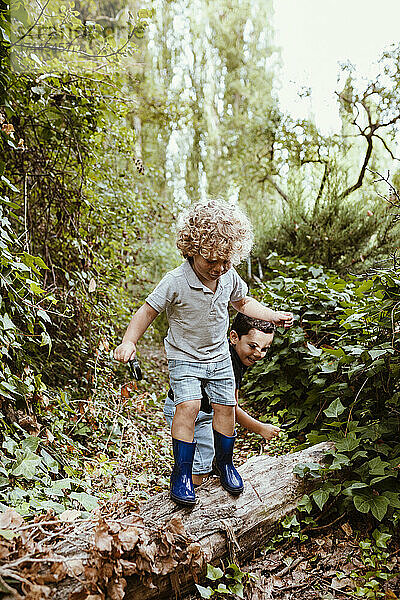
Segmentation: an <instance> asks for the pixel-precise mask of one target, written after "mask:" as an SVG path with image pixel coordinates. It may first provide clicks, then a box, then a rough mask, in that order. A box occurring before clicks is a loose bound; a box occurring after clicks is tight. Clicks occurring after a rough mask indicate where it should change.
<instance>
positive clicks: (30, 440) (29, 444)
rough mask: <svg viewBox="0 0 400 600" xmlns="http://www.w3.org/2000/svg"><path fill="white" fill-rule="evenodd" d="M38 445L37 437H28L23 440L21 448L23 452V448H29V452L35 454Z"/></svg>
mask: <svg viewBox="0 0 400 600" xmlns="http://www.w3.org/2000/svg"><path fill="white" fill-rule="evenodd" d="M39 443H40V439H39V438H38V437H35V436H34V435H28V437H26V438H25V439H24V440H23V442H22V444H21V446H22V448H23V449H24V450H25V448H29V450H32V452H35V451H36V450H37V448H38V446H39Z"/></svg>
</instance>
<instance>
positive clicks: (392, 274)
mask: <svg viewBox="0 0 400 600" xmlns="http://www.w3.org/2000/svg"><path fill="white" fill-rule="evenodd" d="M271 261H275V263H276V266H277V268H275V269H274V268H271V270H270V273H269V276H270V277H271V279H270V280H269V281H268V283H261V284H260V286H259V287H258V288H257V291H256V295H257V296H258V297H259V299H261V300H262V301H264V302H265V303H266V304H268V305H269V306H274V305H276V306H279V307H285V308H287V309H290V310H292V311H293V312H294V313H295V314H296V315H297V325H296V326H294V327H293V328H292V330H290V331H287V332H282V334H281V335H277V336H276V339H275V341H274V346H273V352H272V355H271V357H270V360H268V361H267V362H264V363H259V364H258V365H256V366H255V367H254V368H253V369H252V370H251V371H250V372H249V375H248V379H247V383H246V385H245V388H244V390H245V393H246V396H247V397H248V398H249V399H250V401H251V403H252V404H256V405H257V407H258V410H259V411H262V410H264V411H265V412H267V411H268V412H269V411H271V409H272V407H274V410H277V414H278V415H279V416H280V417H281V418H283V419H285V420H286V421H288V422H290V421H292V420H295V422H294V423H293V424H292V425H291V427H290V432H291V433H292V435H296V436H297V437H298V439H299V440H300V442H302V443H306V444H315V443H318V442H321V441H325V440H331V441H333V442H334V444H335V449H334V450H332V451H331V452H330V455H331V461H330V464H329V466H327V467H325V468H323V469H320V468H317V467H316V466H315V465H312V464H309V465H308V464H307V465H302V466H301V467H299V468H298V469H297V473H298V474H299V475H301V476H304V475H306V474H308V476H310V475H311V476H315V477H322V482H321V486H320V488H319V489H318V490H316V491H315V492H313V493H312V494H311V497H310V499H309V502H310V504H309V507H310V508H311V506H312V504H313V503H314V504H316V505H317V506H318V507H319V508H320V509H322V508H323V506H324V505H325V504H326V502H327V501H328V499H329V498H331V499H334V498H335V497H337V496H340V498H341V500H342V501H344V502H345V504H346V505H352V506H354V507H355V508H356V509H357V510H358V511H360V512H362V513H368V512H369V511H371V513H372V514H373V516H374V517H375V518H377V519H378V520H381V519H382V518H383V517H385V515H388V516H390V517H393V518H394V519H395V520H396V519H398V518H399V517H398V512H397V511H398V509H400V494H399V492H400V485H399V477H398V473H399V468H400V467H399V465H400V443H399V419H398V416H399V407H400V383H399V382H400V379H399V375H400V360H399V345H398V342H399V337H400V331H399V325H398V323H399V320H400V273H399V271H398V269H396V268H393V269H390V270H385V271H382V272H378V273H375V274H373V275H371V277H370V278H368V279H364V280H361V279H358V278H357V277H355V276H349V277H347V278H346V279H344V278H341V277H339V276H338V275H337V274H335V273H334V272H332V271H328V270H325V269H323V268H322V267H315V266H310V265H306V264H302V263H296V262H293V261H292V262H291V261H284V260H283V259H279V258H278V257H276V256H275V257H271Z"/></svg>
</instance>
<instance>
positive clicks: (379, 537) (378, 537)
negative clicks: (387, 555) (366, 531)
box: [372, 529, 392, 548]
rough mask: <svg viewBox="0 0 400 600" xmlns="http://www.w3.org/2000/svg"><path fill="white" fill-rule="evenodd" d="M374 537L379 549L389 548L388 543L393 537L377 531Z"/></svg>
mask: <svg viewBox="0 0 400 600" xmlns="http://www.w3.org/2000/svg"><path fill="white" fill-rule="evenodd" d="M372 537H373V538H374V540H375V544H376V545H377V546H378V548H387V543H388V541H389V540H390V539H391V537H392V536H391V534H390V533H382V531H379V530H378V529H375V531H374V532H373V534H372Z"/></svg>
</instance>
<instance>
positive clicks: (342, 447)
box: [335, 431, 360, 452]
mask: <svg viewBox="0 0 400 600" xmlns="http://www.w3.org/2000/svg"><path fill="white" fill-rule="evenodd" d="M359 445H360V440H358V439H357V438H356V435H355V433H353V432H352V431H351V432H350V433H348V434H347V436H346V437H345V438H343V439H342V440H338V441H337V442H335V446H336V449H337V450H338V451H339V452H351V451H352V450H355V449H356V448H357V446H359Z"/></svg>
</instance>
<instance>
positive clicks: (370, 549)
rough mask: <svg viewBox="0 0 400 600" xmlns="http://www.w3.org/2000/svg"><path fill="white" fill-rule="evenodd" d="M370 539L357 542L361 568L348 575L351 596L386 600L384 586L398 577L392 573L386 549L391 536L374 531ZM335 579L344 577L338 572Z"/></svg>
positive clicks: (378, 530)
mask: <svg viewBox="0 0 400 600" xmlns="http://www.w3.org/2000/svg"><path fill="white" fill-rule="evenodd" d="M371 537H372V539H370V538H364V539H361V540H360V541H359V542H358V545H359V547H360V549H361V562H362V567H361V569H360V570H357V571H352V572H351V573H350V574H349V575H348V576H349V577H350V579H351V580H353V581H354V591H353V592H352V594H351V595H352V596H353V597H354V598H370V599H372V600H377V599H378V598H387V597H388V596H387V588H386V584H387V582H388V581H389V580H390V579H393V578H394V577H396V576H398V573H396V572H394V571H393V564H392V563H391V561H390V554H389V552H388V548H387V546H388V543H389V542H390V540H391V538H392V536H391V535H390V534H388V533H385V532H384V531H381V530H380V529H375V530H374V531H373V533H372V536H371ZM337 577H338V578H339V579H340V577H346V575H345V574H344V573H341V572H338V573H337Z"/></svg>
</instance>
